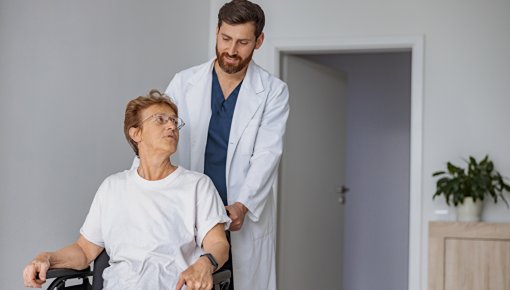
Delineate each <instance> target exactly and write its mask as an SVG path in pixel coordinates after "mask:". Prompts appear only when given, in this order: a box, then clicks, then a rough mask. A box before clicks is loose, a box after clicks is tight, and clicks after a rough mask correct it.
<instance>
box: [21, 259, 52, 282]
mask: <svg viewBox="0 0 510 290" xmlns="http://www.w3.org/2000/svg"><path fill="white" fill-rule="evenodd" d="M49 268H50V259H49V256H48V255H45V254H41V255H39V256H37V257H36V258H35V259H34V260H33V261H31V262H30V263H29V264H28V265H27V266H26V267H25V269H24V270H23V283H24V284H25V287H31V288H41V287H42V284H44V283H45V282H46V272H48V269H49ZM37 275H39V277H37Z"/></svg>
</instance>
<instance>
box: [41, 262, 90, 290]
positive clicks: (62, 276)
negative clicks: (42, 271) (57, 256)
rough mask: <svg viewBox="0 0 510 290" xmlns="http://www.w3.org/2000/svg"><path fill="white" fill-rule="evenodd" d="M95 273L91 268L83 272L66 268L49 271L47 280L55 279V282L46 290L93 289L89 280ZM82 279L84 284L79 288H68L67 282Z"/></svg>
mask: <svg viewBox="0 0 510 290" xmlns="http://www.w3.org/2000/svg"><path fill="white" fill-rule="evenodd" d="M92 274H93V272H92V271H91V270H90V267H87V268H86V269H83V270H73V269H66V268H55V269H49V270H48V272H46V279H53V278H55V280H53V282H52V283H51V284H50V286H48V288H46V290H56V289H92V286H91V285H90V283H89V280H88V279H87V277H88V276H92ZM76 278H78V279H82V281H83V282H82V284H81V285H78V286H72V287H66V281H67V280H69V279H76Z"/></svg>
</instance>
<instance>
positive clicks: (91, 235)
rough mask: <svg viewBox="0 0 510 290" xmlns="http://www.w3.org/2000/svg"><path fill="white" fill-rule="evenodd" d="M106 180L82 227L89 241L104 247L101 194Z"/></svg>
mask: <svg viewBox="0 0 510 290" xmlns="http://www.w3.org/2000/svg"><path fill="white" fill-rule="evenodd" d="M104 187H105V182H103V184H101V186H100V187H99V189H98V191H97V193H96V196H95V197H94V200H93V201H92V205H91V206H90V210H89V213H88V214H87V218H86V219H85V222H84V223H83V226H82V227H81V229H80V234H81V235H82V236H83V237H85V239H87V240H88V241H89V242H91V243H93V244H96V245H98V246H100V247H102V248H104V238H103V232H102V229H101V203H102V202H101V200H102V198H101V196H102V192H103V191H104Z"/></svg>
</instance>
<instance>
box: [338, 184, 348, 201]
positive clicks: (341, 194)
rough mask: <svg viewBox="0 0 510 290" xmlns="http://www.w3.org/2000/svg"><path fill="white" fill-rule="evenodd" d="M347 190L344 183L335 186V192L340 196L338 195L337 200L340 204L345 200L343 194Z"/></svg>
mask: <svg viewBox="0 0 510 290" xmlns="http://www.w3.org/2000/svg"><path fill="white" fill-rule="evenodd" d="M348 191H349V188H348V187H347V186H345V185H342V186H340V187H337V188H336V192H337V193H339V194H340V196H339V197H338V202H339V203H340V204H345V201H346V198H345V194H346V193H347V192H348Z"/></svg>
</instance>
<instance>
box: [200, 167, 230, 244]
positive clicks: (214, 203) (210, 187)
mask: <svg viewBox="0 0 510 290" xmlns="http://www.w3.org/2000/svg"><path fill="white" fill-rule="evenodd" d="M196 188H197V191H198V192H197V205H196V206H197V210H196V224H195V227H196V239H197V245H200V246H202V242H203V240H204V238H205V236H206V235H207V233H208V232H209V231H210V230H211V229H212V228H213V227H214V226H216V225H217V224H221V223H223V224H224V227H225V230H227V229H228V228H229V226H230V222H231V220H230V218H229V217H228V216H227V212H226V211H225V206H223V202H222V201H221V198H220V195H219V194H218V192H217V191H216V188H215V187H214V184H213V183H212V181H211V179H209V177H207V176H205V175H204V176H203V177H202V178H200V179H199V181H198V185H197V187H196Z"/></svg>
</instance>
